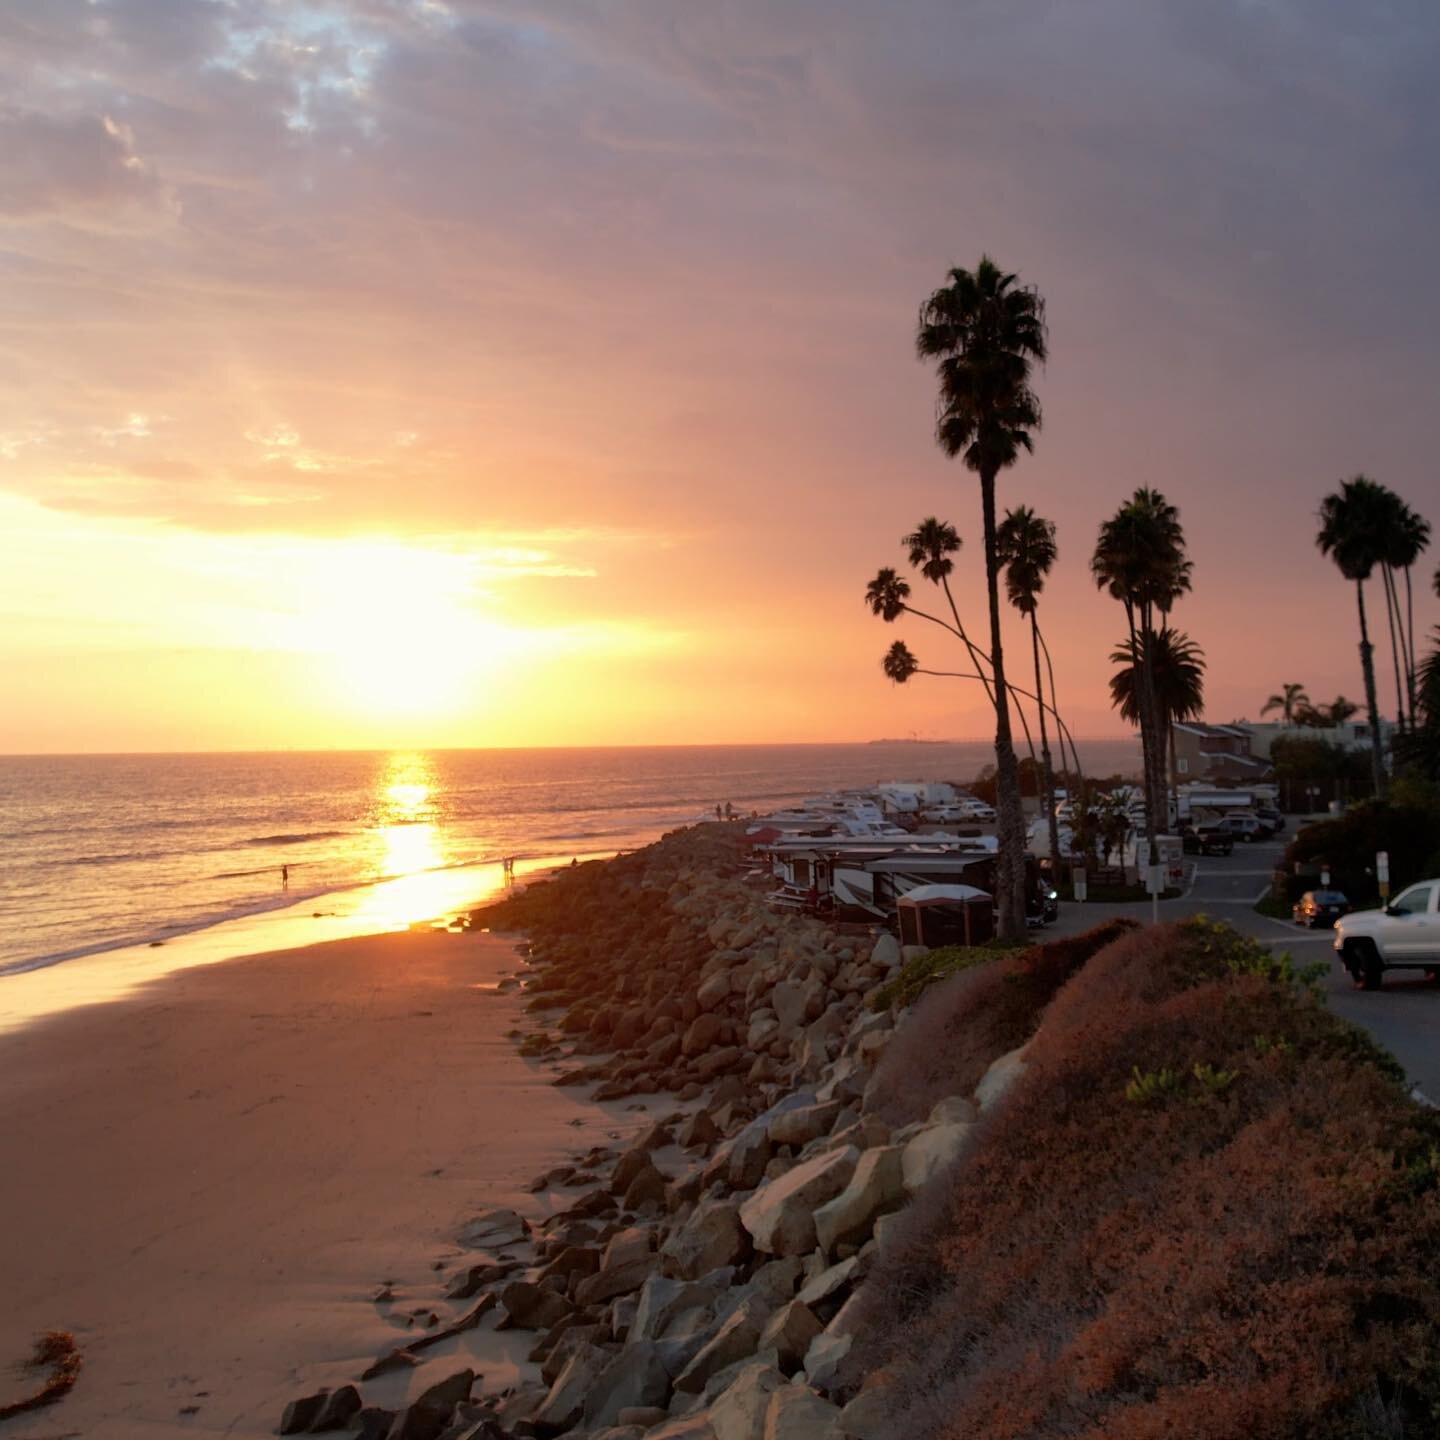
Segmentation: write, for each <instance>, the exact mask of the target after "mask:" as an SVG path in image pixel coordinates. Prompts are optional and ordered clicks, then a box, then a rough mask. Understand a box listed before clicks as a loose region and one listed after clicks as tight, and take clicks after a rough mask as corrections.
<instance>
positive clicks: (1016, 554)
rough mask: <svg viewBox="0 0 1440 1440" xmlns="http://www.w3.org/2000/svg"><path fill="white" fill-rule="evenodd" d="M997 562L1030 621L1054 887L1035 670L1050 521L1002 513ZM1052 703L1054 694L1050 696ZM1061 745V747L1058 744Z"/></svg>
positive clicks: (1045, 737) (1045, 744)
mask: <svg viewBox="0 0 1440 1440" xmlns="http://www.w3.org/2000/svg"><path fill="white" fill-rule="evenodd" d="M996 544H997V546H998V548H999V555H1000V563H1001V564H1002V565H1003V566H1004V567H1005V593H1006V595H1007V596H1008V597H1009V600H1010V603H1011V604H1012V605H1013V606H1014V607H1015V608H1016V609H1017V610H1018V611H1019V612H1020V613H1021V614H1022V615H1025V616H1028V617H1029V620H1030V652H1031V655H1032V657H1033V658H1034V662H1035V694H1036V695H1037V696H1038V697H1039V706H1040V781H1041V787H1042V793H1043V796H1044V801H1045V815H1046V818H1047V823H1048V827H1049V831H1050V867H1051V868H1050V873H1051V875H1052V876H1053V877H1054V881H1055V883H1056V884H1057V885H1058V884H1059V883H1060V821H1059V819H1058V818H1057V817H1056V814H1055V769H1054V767H1053V766H1052V765H1051V763H1050V731H1049V727H1048V726H1047V725H1046V723H1045V682H1044V679H1043V676H1042V673H1041V669H1040V618H1039V610H1040V592H1041V591H1042V590H1043V589H1044V588H1045V577H1046V576H1047V575H1048V574H1049V573H1050V570H1051V568H1052V567H1053V566H1054V564H1055V557H1056V555H1057V553H1058V552H1057V550H1056V547H1055V522H1054V521H1053V520H1046V519H1043V518H1042V517H1041V516H1039V515H1037V514H1036V513H1035V512H1034V511H1033V510H1032V509H1031V508H1030V507H1029V506H1028V505H1019V506H1017V507H1016V508H1015V509H1014V510H1007V511H1006V512H1005V519H1004V520H1003V521H1002V522H1001V525H1000V528H999V531H998V532H997V535H996ZM1050 703H1051V704H1052V705H1053V704H1054V703H1055V694H1054V692H1053V691H1052V692H1051V694H1050ZM1060 743H1061V745H1062V746H1063V745H1064V741H1063V740H1062V741H1061V742H1060Z"/></svg>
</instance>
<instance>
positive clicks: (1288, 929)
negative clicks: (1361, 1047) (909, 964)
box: [1049, 838, 1440, 1103]
mask: <svg viewBox="0 0 1440 1440" xmlns="http://www.w3.org/2000/svg"><path fill="white" fill-rule="evenodd" d="M1283 849H1284V841H1283V838H1282V839H1281V840H1269V841H1260V842H1257V843H1256V844H1253V845H1243V844H1241V845H1237V846H1236V847H1235V851H1234V853H1233V854H1231V855H1226V856H1220V855H1207V856H1204V857H1198V856H1193V855H1190V856H1186V860H1187V862H1188V864H1189V865H1190V867H1191V872H1190V873H1191V879H1190V884H1189V888H1188V889H1187V890H1186V892H1185V894H1184V895H1183V896H1181V897H1180V898H1178V899H1175V900H1162V901H1161V902H1160V907H1159V908H1160V918H1161V919H1162V920H1180V919H1183V918H1184V917H1185V916H1187V915H1198V914H1205V915H1209V916H1210V917H1211V918H1212V919H1215V920H1225V921H1228V922H1229V923H1230V924H1231V925H1233V926H1234V927H1235V928H1236V929H1237V930H1239V931H1241V932H1242V933H1244V934H1246V935H1253V936H1254V937H1255V938H1256V939H1257V940H1263V941H1265V942H1266V943H1267V944H1270V945H1276V946H1280V947H1281V948H1283V949H1286V950H1289V951H1290V953H1291V954H1292V955H1293V956H1294V957H1295V961H1296V963H1297V964H1301V965H1308V964H1313V963H1314V962H1315V961H1317V960H1324V961H1328V962H1329V964H1330V971H1329V974H1328V975H1327V976H1326V977H1325V978H1324V979H1323V980H1322V981H1321V982H1320V983H1321V988H1322V989H1323V990H1324V992H1325V996H1326V999H1327V1000H1328V1001H1329V1003H1330V1006H1331V1008H1332V1009H1333V1010H1334V1011H1335V1013H1336V1014H1337V1015H1341V1016H1343V1017H1344V1018H1345V1019H1347V1020H1351V1021H1354V1022H1355V1024H1357V1025H1361V1026H1363V1027H1364V1028H1365V1029H1367V1030H1368V1031H1369V1032H1370V1033H1371V1034H1372V1035H1373V1036H1374V1037H1375V1039H1376V1040H1378V1041H1379V1042H1380V1044H1381V1045H1383V1046H1384V1047H1385V1048H1386V1049H1387V1050H1388V1051H1389V1052H1390V1053H1391V1054H1392V1055H1393V1056H1395V1058H1396V1059H1397V1060H1398V1061H1399V1062H1400V1063H1401V1064H1402V1065H1403V1066H1404V1067H1405V1070H1406V1073H1407V1074H1408V1075H1409V1076H1410V1078H1411V1080H1412V1081H1413V1082H1414V1084H1415V1085H1416V1087H1417V1088H1418V1089H1419V1090H1420V1092H1421V1093H1422V1094H1423V1095H1425V1096H1426V1097H1428V1098H1429V1099H1431V1100H1433V1101H1435V1102H1436V1103H1440V985H1437V984H1435V982H1434V981H1432V980H1429V979H1427V978H1426V976H1425V975H1424V974H1423V973H1422V972H1420V971H1414V970H1397V971H1393V972H1391V973H1390V974H1388V975H1387V976H1386V977H1385V986H1384V988H1383V989H1382V990H1378V991H1365V990H1357V989H1355V987H1354V985H1353V984H1352V983H1351V981H1350V976H1349V975H1348V974H1347V973H1346V972H1345V970H1344V969H1343V968H1342V967H1341V965H1340V962H1339V961H1338V960H1337V959H1336V958H1335V953H1334V950H1333V948H1332V944H1331V942H1332V940H1333V936H1332V935H1331V933H1330V931H1329V930H1302V929H1301V928H1300V927H1299V926H1297V925H1292V924H1290V923H1289V922H1288V921H1283V920H1274V919H1271V918H1270V917H1269V916H1268V915H1257V914H1256V913H1255V909H1254V905H1255V902H1256V900H1258V899H1259V898H1260V896H1261V895H1263V894H1264V893H1265V892H1266V891H1267V890H1268V889H1269V886H1270V875H1271V872H1272V871H1273V869H1274V868H1275V865H1276V863H1277V862H1278V861H1279V859H1280V853H1281V851H1282V850H1283ZM1122 914H1123V915H1135V916H1137V917H1138V918H1140V919H1149V917H1150V906H1149V904H1140V905H1066V906H1064V907H1062V911H1061V916H1060V921H1059V923H1058V924H1057V925H1056V926H1055V927H1054V929H1053V930H1052V931H1051V932H1049V933H1056V934H1074V933H1077V932H1078V931H1080V930H1086V929H1088V928H1089V927H1090V926H1091V925H1094V924H1098V923H1099V922H1100V921H1101V920H1103V919H1106V918H1108V917H1109V916H1111V915H1122Z"/></svg>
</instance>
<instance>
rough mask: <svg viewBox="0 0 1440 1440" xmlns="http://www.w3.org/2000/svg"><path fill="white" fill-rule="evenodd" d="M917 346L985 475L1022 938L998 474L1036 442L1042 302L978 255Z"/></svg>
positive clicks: (953, 446) (1003, 829)
mask: <svg viewBox="0 0 1440 1440" xmlns="http://www.w3.org/2000/svg"><path fill="white" fill-rule="evenodd" d="M915 349H916V353H917V354H918V355H919V356H920V358H921V359H924V360H930V359H933V360H936V361H938V364H937V365H936V375H937V378H938V380H939V382H940V394H939V402H938V406H937V412H936V420H935V438H936V440H937V441H938V443H939V445H940V448H941V449H942V450H943V451H944V452H945V453H946V454H947V455H949V456H952V457H953V456H956V455H958V456H960V457H961V459H962V461H963V462H964V464H965V466H966V468H967V469H969V470H972V471H973V472H974V473H975V474H976V475H978V476H979V478H980V505H981V512H982V514H983V517H984V526H985V583H986V588H987V591H988V598H989V602H990V661H991V670H992V675H993V679H994V702H995V768H996V800H997V802H998V803H997V805H996V809H997V811H998V817H997V818H998V824H997V827H996V828H997V831H998V840H999V856H998V864H997V866H996V870H997V876H996V880H997V885H996V888H997V890H998V891H999V894H998V895H997V896H996V899H997V902H998V904H997V910H998V912H999V921H1000V924H999V930H1000V935H1001V937H1002V938H1004V939H1011V940H1020V939H1023V938H1024V936H1025V817H1024V813H1023V811H1022V809H1021V803H1020V775H1019V767H1018V765H1017V763H1016V759H1015V747H1014V743H1013V741H1012V739H1011V733H1010V697H1009V691H1008V689H1007V687H1006V684H1005V652H1004V645H1003V643H1002V641H1001V636H1000V581H999V573H1000V562H999V555H998V550H997V543H998V542H997V528H998V527H997V525H996V520H995V478H996V476H997V475H999V473H1000V471H1001V470H1004V469H1007V468H1009V467H1010V466H1011V465H1013V464H1014V463H1015V462H1016V460H1017V459H1019V457H1020V454H1021V452H1022V451H1029V450H1031V449H1033V448H1034V441H1033V438H1032V432H1033V431H1035V430H1037V429H1039V426H1040V402H1039V400H1038V399H1037V398H1036V396H1035V393H1034V391H1033V390H1032V389H1031V388H1030V367H1031V364H1032V362H1034V361H1037V360H1040V361H1043V360H1044V359H1045V353H1046V341H1045V305H1044V302H1043V301H1042V300H1041V298H1040V296H1039V294H1038V293H1037V292H1036V291H1035V290H1034V289H1032V288H1030V287H1028V286H1022V285H1020V284H1018V283H1017V281H1016V277H1015V276H1014V275H1009V274H1006V273H1005V272H1004V271H1002V270H1001V269H1000V267H999V266H998V265H996V264H995V262H994V261H993V260H992V259H991V258H990V257H989V256H988V255H985V256H982V257H981V259H980V263H979V264H978V265H977V266H976V267H975V269H974V270H973V271H970V270H963V269H959V268H957V269H953V270H951V271H950V274H949V277H948V280H947V283H946V284H945V285H944V286H942V287H941V288H940V289H938V290H936V291H935V292H934V293H933V294H932V295H931V296H930V297H929V299H927V300H926V301H925V303H924V304H923V305H922V306H921V307H920V315H919V322H918V325H917V329H916V335H915Z"/></svg>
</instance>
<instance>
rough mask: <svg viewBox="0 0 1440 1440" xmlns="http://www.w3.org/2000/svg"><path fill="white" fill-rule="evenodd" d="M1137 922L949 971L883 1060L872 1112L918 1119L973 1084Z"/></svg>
mask: <svg viewBox="0 0 1440 1440" xmlns="http://www.w3.org/2000/svg"><path fill="white" fill-rule="evenodd" d="M1134 928H1135V922H1134V921H1133V920H1124V919H1120V920H1111V921H1107V922H1106V923H1105V924H1103V925H1097V926H1096V927H1095V928H1094V929H1093V930H1088V931H1086V933H1085V934H1083V935H1074V936H1071V937H1070V938H1068V939H1065V940H1053V941H1051V942H1050V943H1049V944H1047V945H1032V946H1031V947H1030V948H1029V949H1028V950H1017V951H1014V952H1012V953H1009V954H1006V953H1004V952H1001V953H1000V954H999V956H998V957H997V958H996V959H995V960H992V961H988V962H986V963H985V964H983V965H979V966H976V967H975V968H974V969H971V970H965V971H962V972H961V973H960V974H958V975H952V976H951V977H950V978H949V979H948V980H942V981H941V982H940V983H939V984H937V985H934V986H932V987H931V988H930V989H929V990H928V991H926V992H925V994H924V995H923V996H921V998H920V1000H919V1002H918V1003H917V1004H916V1006H915V1010H914V1012H913V1013H912V1014H911V1015H910V1016H909V1018H908V1019H907V1020H906V1022H905V1040H904V1043H903V1044H899V1045H892V1046H891V1047H890V1048H889V1050H887V1051H886V1053H885V1055H884V1057H883V1058H882V1060H881V1061H880V1065H879V1068H878V1071H877V1079H876V1081H875V1088H876V1092H877V1093H878V1095H879V1096H880V1097H881V1098H880V1101H879V1104H878V1106H877V1110H876V1113H877V1114H879V1115H880V1117H881V1118H882V1119H884V1120H887V1121H889V1122H890V1123H891V1124H892V1125H905V1124H908V1123H909V1122H910V1121H912V1120H920V1119H923V1118H924V1117H925V1116H926V1115H927V1114H928V1113H929V1111H930V1108H931V1106H933V1105H934V1104H935V1102H936V1101H937V1100H939V1099H941V1098H942V1097H944V1096H946V1095H964V1094H968V1093H969V1092H970V1091H971V1090H973V1089H974V1088H975V1085H976V1083H977V1082H978V1081H979V1079H980V1077H981V1076H982V1075H983V1074H984V1073H985V1071H986V1069H987V1067H988V1066H989V1065H990V1063H991V1061H993V1060H996V1059H998V1058H999V1057H1000V1056H1001V1055H1004V1054H1005V1053H1006V1052H1007V1051H1009V1050H1014V1049H1015V1048H1016V1047H1018V1046H1020V1045H1023V1044H1024V1043H1025V1042H1026V1041H1027V1040H1028V1039H1029V1038H1030V1037H1031V1036H1032V1035H1033V1034H1034V1033H1035V1028H1036V1026H1038V1025H1039V1023H1040V1017H1041V1015H1042V1014H1043V1013H1044V1010H1045V1007H1046V1006H1047V1005H1048V1004H1049V1003H1050V1001H1051V999H1052V998H1053V997H1054V995H1055V993H1056V991H1057V990H1059V989H1060V987H1061V986H1062V985H1063V984H1064V983H1065V982H1066V981H1067V980H1068V979H1069V978H1070V977H1071V976H1072V975H1074V974H1075V972H1076V971H1077V970H1079V969H1080V968H1081V966H1083V965H1084V964H1085V963H1086V962H1087V961H1088V960H1089V959H1090V958H1091V956H1093V955H1097V954H1098V953H1099V952H1100V951H1101V950H1103V949H1104V948H1105V947H1106V946H1107V945H1109V944H1110V943H1111V942H1112V941H1114V940H1117V939H1118V938H1119V937H1120V936H1121V935H1124V934H1125V933H1126V932H1127V931H1130V930H1133V929H1134Z"/></svg>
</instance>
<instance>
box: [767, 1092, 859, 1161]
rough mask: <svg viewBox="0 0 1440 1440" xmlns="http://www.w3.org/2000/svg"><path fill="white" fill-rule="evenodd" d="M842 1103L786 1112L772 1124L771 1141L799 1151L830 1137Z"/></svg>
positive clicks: (831, 1102)
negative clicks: (813, 1141) (815, 1141)
mask: <svg viewBox="0 0 1440 1440" xmlns="http://www.w3.org/2000/svg"><path fill="white" fill-rule="evenodd" d="M840 1110H841V1106H840V1102H839V1101H838V1100H832V1101H830V1102H829V1103H828V1104H825V1105H807V1106H805V1107H804V1108H803V1109H799V1110H785V1111H782V1112H781V1113H780V1114H779V1115H777V1116H776V1117H775V1118H774V1119H773V1120H772V1121H771V1122H770V1139H771V1140H772V1141H773V1142H774V1143H775V1144H776V1145H794V1146H795V1147H796V1148H797V1149H798V1148H799V1147H800V1146H802V1145H808V1144H809V1143H810V1142H811V1141H812V1140H818V1139H819V1138H820V1136H822V1135H828V1134H829V1133H830V1130H831V1128H832V1127H833V1126H834V1124H835V1121H836V1119H837V1118H838V1117H839V1114H840Z"/></svg>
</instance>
